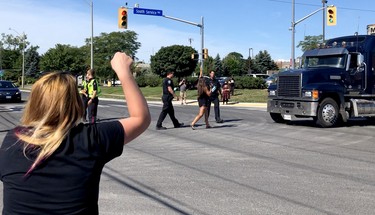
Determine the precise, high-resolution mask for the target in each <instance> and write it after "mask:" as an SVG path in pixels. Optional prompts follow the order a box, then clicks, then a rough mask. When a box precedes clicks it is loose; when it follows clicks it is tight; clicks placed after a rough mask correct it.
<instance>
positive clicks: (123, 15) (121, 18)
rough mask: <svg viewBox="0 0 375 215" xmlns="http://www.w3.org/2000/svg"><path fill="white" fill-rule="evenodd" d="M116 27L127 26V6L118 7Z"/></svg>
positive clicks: (122, 27) (123, 27)
mask: <svg viewBox="0 0 375 215" xmlns="http://www.w3.org/2000/svg"><path fill="white" fill-rule="evenodd" d="M118 28H121V29H127V28H128V8H125V7H120V8H119V9H118Z"/></svg>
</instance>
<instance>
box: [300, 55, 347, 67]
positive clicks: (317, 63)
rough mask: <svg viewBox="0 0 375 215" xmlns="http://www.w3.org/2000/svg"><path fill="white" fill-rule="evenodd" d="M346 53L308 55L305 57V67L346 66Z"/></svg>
mask: <svg viewBox="0 0 375 215" xmlns="http://www.w3.org/2000/svg"><path fill="white" fill-rule="evenodd" d="M345 57H346V55H328V56H308V57H306V58H305V59H303V64H302V65H303V68H316V67H335V68H345Z"/></svg>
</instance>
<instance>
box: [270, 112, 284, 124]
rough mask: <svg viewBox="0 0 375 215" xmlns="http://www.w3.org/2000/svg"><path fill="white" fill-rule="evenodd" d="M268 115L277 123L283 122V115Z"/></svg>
mask: <svg viewBox="0 0 375 215" xmlns="http://www.w3.org/2000/svg"><path fill="white" fill-rule="evenodd" d="M270 116H271V118H272V119H273V121H275V122H277V123H284V122H285V120H284V118H283V116H281V114H280V113H270Z"/></svg>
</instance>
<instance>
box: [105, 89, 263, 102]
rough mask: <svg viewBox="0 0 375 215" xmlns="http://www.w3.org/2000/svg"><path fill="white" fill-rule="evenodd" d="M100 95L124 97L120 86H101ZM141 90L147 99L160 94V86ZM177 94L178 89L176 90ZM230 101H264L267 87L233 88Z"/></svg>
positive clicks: (190, 96) (189, 94) (191, 96)
mask: <svg viewBox="0 0 375 215" xmlns="http://www.w3.org/2000/svg"><path fill="white" fill-rule="evenodd" d="M101 88H102V95H101V96H102V97H106V98H119V99H120V98H124V95H123V94H122V88H121V86H116V87H106V86H102V87H101ZM141 91H142V93H143V95H144V96H145V97H146V99H147V100H155V101H156V100H160V98H161V94H162V88H161V87H142V88H141ZM176 94H177V95H179V91H177V92H176ZM187 98H188V99H192V100H196V99H197V90H188V91H187ZM230 101H231V102H250V103H266V102H267V89H235V90H234V96H231V97H230Z"/></svg>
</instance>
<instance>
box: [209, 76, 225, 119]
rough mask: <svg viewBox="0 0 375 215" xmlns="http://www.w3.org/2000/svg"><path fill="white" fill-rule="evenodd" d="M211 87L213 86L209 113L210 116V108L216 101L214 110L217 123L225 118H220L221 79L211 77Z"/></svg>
mask: <svg viewBox="0 0 375 215" xmlns="http://www.w3.org/2000/svg"><path fill="white" fill-rule="evenodd" d="M210 87H211V95H210V99H209V101H210V102H209V103H208V107H207V114H208V116H210V109H211V103H214V111H215V120H216V122H217V123H222V122H223V120H222V119H221V118H220V106H219V105H220V100H219V93H220V90H221V86H220V83H219V81H218V80H217V79H216V78H213V79H211V78H210Z"/></svg>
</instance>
